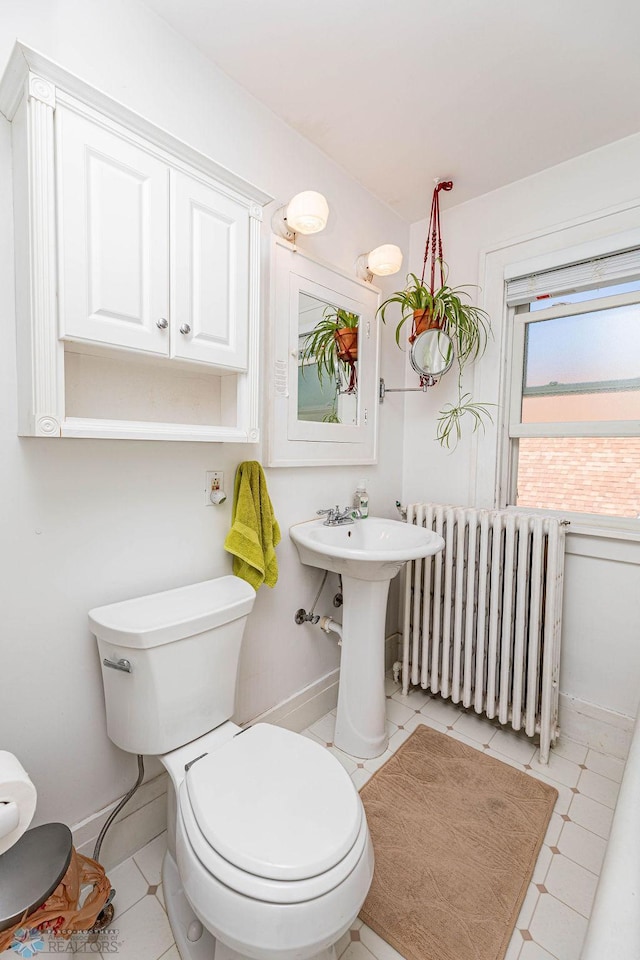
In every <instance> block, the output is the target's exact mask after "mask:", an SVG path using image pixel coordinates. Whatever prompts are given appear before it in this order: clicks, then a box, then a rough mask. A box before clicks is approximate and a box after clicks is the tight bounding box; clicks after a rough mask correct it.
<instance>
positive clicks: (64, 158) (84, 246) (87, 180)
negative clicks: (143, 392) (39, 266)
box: [56, 107, 169, 355]
mask: <svg viewBox="0 0 640 960" xmlns="http://www.w3.org/2000/svg"><path fill="white" fill-rule="evenodd" d="M56 143H57V146H56V150H57V170H58V174H57V175H58V223H59V245H60V270H59V279H60V289H59V296H60V336H61V337H62V338H63V339H69V340H83V341H92V342H95V343H102V344H109V345H110V346H116V347H124V348H127V349H134V350H144V351H146V352H149V353H155V354H158V353H160V354H165V355H166V354H168V352H169V329H168V324H167V322H165V321H166V320H167V319H168V312H167V311H168V307H169V305H168V298H169V277H168V237H169V169H168V167H167V166H166V165H165V164H164V163H162V162H161V161H160V160H158V159H157V158H155V157H153V156H152V155H151V154H149V153H147V152H146V151H145V150H143V149H141V148H140V147H138V146H136V145H135V144H134V143H132V142H130V141H128V140H126V139H125V138H123V137H120V136H118V134H117V132H116V131H115V130H111V129H107V128H105V127H103V126H99V125H98V124H97V123H96V124H94V123H92V122H90V121H89V120H87V119H85V118H84V117H80V116H78V115H77V114H75V113H72V112H71V111H69V110H65V109H64V108H62V107H59V108H58V109H57V110H56Z"/></svg>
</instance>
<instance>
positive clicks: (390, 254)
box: [356, 243, 402, 283]
mask: <svg viewBox="0 0 640 960" xmlns="http://www.w3.org/2000/svg"><path fill="white" fill-rule="evenodd" d="M401 266H402V250H401V249H400V247H397V246H396V245H395V243H383V244H382V246H381V247H376V248H375V250H372V251H371V252H370V253H363V254H362V255H361V256H359V257H358V259H357V260H356V275H357V276H358V277H359V278H360V280H366V281H367V283H371V282H372V280H373V278H374V276H375V277H389V276H391V274H392V273H397V272H398V270H399V269H400V267H401Z"/></svg>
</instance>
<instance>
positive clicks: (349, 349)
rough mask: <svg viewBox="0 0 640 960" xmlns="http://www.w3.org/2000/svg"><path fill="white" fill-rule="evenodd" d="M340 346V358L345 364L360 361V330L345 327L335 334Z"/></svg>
mask: <svg viewBox="0 0 640 960" xmlns="http://www.w3.org/2000/svg"><path fill="white" fill-rule="evenodd" d="M334 337H335V338H336V343H337V345H338V358H339V359H340V360H343V361H344V362H345V363H350V362H353V361H355V360H357V359H358V328H357V327H343V328H342V329H341V330H336V332H335V333H334Z"/></svg>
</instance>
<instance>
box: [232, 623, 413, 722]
mask: <svg viewBox="0 0 640 960" xmlns="http://www.w3.org/2000/svg"><path fill="white" fill-rule="evenodd" d="M399 641H400V634H399V633H392V634H391V635H390V636H389V637H387V639H386V640H385V670H390V669H391V667H392V666H393V663H394V661H395V660H397V659H398V643H399ZM339 673H340V671H339V670H332V671H331V673H327V674H326V676H324V677H321V678H320V679H319V680H315V681H314V682H313V683H310V684H309V686H308V687H305V688H304V689H303V690H300V691H299V692H298V693H295V694H294V695H293V696H292V697H289V698H288V699H287V700H283V701H282V703H279V704H277V705H276V706H275V707H271V709H270V710H266V711H265V712H264V713H262V714H260V716H259V717H254V719H253V720H250V721H249V722H250V723H261V722H262V723H274V724H276V725H277V726H279V727H286V728H287V730H294V731H295V732H296V733H300V732H301V731H302V730H306V728H307V727H308V726H310V725H311V724H312V723H315V721H316V720H319V719H320V717H324V715H325V713H329V711H330V710H335V707H336V704H337V702H338V678H339Z"/></svg>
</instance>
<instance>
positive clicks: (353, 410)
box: [298, 291, 359, 426]
mask: <svg viewBox="0 0 640 960" xmlns="http://www.w3.org/2000/svg"><path fill="white" fill-rule="evenodd" d="M358 322H359V317H358V315H357V314H356V313H349V312H348V311H347V310H344V309H342V308H340V307H336V306H335V305H334V304H331V303H328V302H327V301H325V300H320V299H319V298H317V297H314V296H311V295H310V294H308V293H304V292H303V291H300V293H299V299H298V420H307V421H316V422H321V423H342V424H350V425H355V426H357V424H358V389H357V367H356V364H357V359H358Z"/></svg>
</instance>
